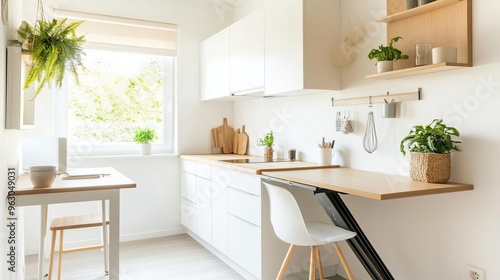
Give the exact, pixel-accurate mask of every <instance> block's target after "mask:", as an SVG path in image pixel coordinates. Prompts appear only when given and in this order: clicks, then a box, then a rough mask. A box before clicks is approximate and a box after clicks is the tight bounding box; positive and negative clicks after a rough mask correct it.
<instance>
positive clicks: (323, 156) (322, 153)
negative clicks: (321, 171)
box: [319, 148, 333, 166]
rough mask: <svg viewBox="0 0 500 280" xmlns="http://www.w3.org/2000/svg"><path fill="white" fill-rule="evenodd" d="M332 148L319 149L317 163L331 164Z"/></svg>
mask: <svg viewBox="0 0 500 280" xmlns="http://www.w3.org/2000/svg"><path fill="white" fill-rule="evenodd" d="M332 158H333V149H332V148H321V149H319V165H322V166H326V165H332Z"/></svg>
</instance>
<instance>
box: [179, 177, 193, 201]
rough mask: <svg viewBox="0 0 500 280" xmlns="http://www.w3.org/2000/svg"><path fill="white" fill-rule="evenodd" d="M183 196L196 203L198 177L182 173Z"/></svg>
mask: <svg viewBox="0 0 500 280" xmlns="http://www.w3.org/2000/svg"><path fill="white" fill-rule="evenodd" d="M181 196H182V197H183V198H185V199H187V200H189V201H191V202H193V203H196V176H195V175H193V174H191V173H186V172H181Z"/></svg>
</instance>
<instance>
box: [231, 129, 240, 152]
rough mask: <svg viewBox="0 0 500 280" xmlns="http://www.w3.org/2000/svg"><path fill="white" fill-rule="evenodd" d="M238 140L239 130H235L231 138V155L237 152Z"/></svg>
mask: <svg viewBox="0 0 500 280" xmlns="http://www.w3.org/2000/svg"><path fill="white" fill-rule="evenodd" d="M239 140H240V129H239V128H238V129H236V131H235V132H234V136H233V153H235V154H236V152H237V151H238V141H239Z"/></svg>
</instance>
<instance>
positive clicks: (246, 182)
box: [229, 172, 260, 196]
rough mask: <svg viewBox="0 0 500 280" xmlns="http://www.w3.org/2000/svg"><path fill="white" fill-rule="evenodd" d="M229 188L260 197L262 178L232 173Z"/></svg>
mask: <svg viewBox="0 0 500 280" xmlns="http://www.w3.org/2000/svg"><path fill="white" fill-rule="evenodd" d="M229 176H230V180H229V186H230V187H232V188H235V189H238V190H242V191H244V192H248V193H251V194H254V195H257V196H260V176H258V175H252V174H247V173H243V172H231V173H230V175H229Z"/></svg>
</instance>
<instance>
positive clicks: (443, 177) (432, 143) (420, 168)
mask: <svg viewBox="0 0 500 280" xmlns="http://www.w3.org/2000/svg"><path fill="white" fill-rule="evenodd" d="M452 136H456V137H458V136H460V133H459V132H458V130H457V129H456V128H454V127H449V126H446V125H445V124H444V123H443V120H442V119H435V120H433V121H432V122H431V123H430V124H429V125H427V126H422V125H417V126H414V127H413V128H412V129H411V130H410V133H409V134H408V136H406V137H405V138H404V139H403V140H402V141H401V144H400V147H399V148H400V150H401V153H403V155H405V154H406V151H405V149H406V148H407V149H408V150H409V151H410V177H411V178H412V179H413V180H414V181H422V182H428V183H446V182H447V181H448V180H449V179H450V176H451V156H450V152H451V150H456V151H459V149H458V147H457V145H456V144H458V143H461V142H460V141H456V140H453V139H452ZM405 144H407V146H405Z"/></svg>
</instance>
